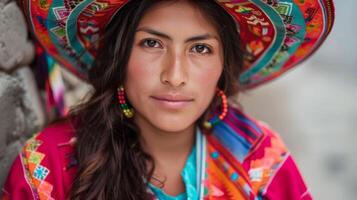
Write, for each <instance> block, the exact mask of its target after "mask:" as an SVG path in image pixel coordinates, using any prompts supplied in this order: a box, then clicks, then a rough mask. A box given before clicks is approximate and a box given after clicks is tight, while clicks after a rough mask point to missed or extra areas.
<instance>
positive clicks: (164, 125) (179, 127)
mask: <svg viewBox="0 0 357 200" xmlns="http://www.w3.org/2000/svg"><path fill="white" fill-rule="evenodd" d="M195 123H196V120H195V119H193V118H192V119H191V120H190V119H188V118H187V117H186V118H184V117H160V118H159V119H157V120H153V121H151V124H152V125H153V126H155V127H156V128H157V129H160V130H162V131H164V132H171V133H176V132H182V131H185V130H186V129H188V128H189V127H191V126H192V125H194V124H195Z"/></svg>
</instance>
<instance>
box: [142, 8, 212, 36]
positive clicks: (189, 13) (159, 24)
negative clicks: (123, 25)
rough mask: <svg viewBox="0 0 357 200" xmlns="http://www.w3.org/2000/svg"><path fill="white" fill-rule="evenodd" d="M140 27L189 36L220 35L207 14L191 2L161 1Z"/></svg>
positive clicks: (147, 13) (144, 18)
mask: <svg viewBox="0 0 357 200" xmlns="http://www.w3.org/2000/svg"><path fill="white" fill-rule="evenodd" d="M140 27H150V28H153V29H156V30H161V31H165V32H167V33H169V32H173V33H175V32H176V33H177V31H179V32H182V33H186V34H187V35H192V34H202V33H210V34H212V35H218V33H217V30H216V28H215V26H214V25H213V23H212V22H211V21H210V20H209V19H208V18H207V17H206V14H205V13H202V11H201V10H200V9H199V8H198V7H197V6H196V5H194V3H192V2H189V1H160V2H158V3H156V4H154V5H153V6H152V7H151V8H149V9H148V10H147V11H146V13H145V14H144V16H143V17H142V19H141V20H140V22H139V28H140Z"/></svg>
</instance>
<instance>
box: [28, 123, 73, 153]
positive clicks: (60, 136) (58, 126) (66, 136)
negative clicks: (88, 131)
mask: <svg viewBox="0 0 357 200" xmlns="http://www.w3.org/2000/svg"><path fill="white" fill-rule="evenodd" d="M73 137H75V129H74V127H73V124H72V123H71V122H70V121H61V122H57V123H54V124H51V125H49V126H47V127H46V128H44V129H43V130H42V131H41V132H39V133H37V134H35V135H34V136H33V137H32V138H31V139H29V140H28V141H27V143H32V142H34V141H41V144H43V145H42V146H49V147H51V146H53V147H55V146H58V145H60V144H63V143H67V142H69V141H70V140H71V139H72V138H73Z"/></svg>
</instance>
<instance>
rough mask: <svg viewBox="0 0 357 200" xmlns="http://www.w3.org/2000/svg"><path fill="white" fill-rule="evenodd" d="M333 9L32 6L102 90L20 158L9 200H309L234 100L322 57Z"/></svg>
mask: <svg viewBox="0 0 357 200" xmlns="http://www.w3.org/2000/svg"><path fill="white" fill-rule="evenodd" d="M331 3H332V2H331V1H321V2H319V1H312V0H311V1H306V2H305V3H294V2H292V1H288V0H287V1H284V2H283V1H279V3H278V2H275V1H268V2H263V1H258V0H256V1H211V0H207V1H153V0H143V1H139V0H132V1H114V2H111V1H82V2H80V1H57V2H52V3H46V2H43V1H38V2H37V1H35V2H28V1H23V2H22V6H23V7H24V8H25V11H26V15H27V16H28V17H29V18H30V19H31V21H30V22H31V23H32V26H33V31H34V34H35V36H36V37H37V39H38V40H39V42H40V43H41V44H42V46H43V47H44V49H46V51H47V52H48V53H49V55H51V56H52V57H54V58H55V59H56V60H57V61H58V62H60V63H61V64H62V65H63V66H65V67H67V68H68V69H70V70H71V71H72V72H74V73H76V74H77V75H79V76H80V77H82V78H84V79H86V80H88V82H89V83H90V84H91V85H92V86H93V88H94V90H93V93H92V94H91V97H90V98H89V100H88V101H86V102H85V103H83V104H81V105H80V106H78V107H77V108H75V109H73V110H72V111H71V113H70V115H69V116H68V117H67V118H66V119H64V120H61V121H60V122H57V123H54V124H52V125H51V126H49V127H47V128H46V129H44V130H43V131H41V132H40V133H38V134H36V135H34V136H33V137H32V138H31V139H30V140H29V141H28V142H27V143H26V144H25V146H24V148H23V150H22V152H21V154H20V155H19V156H18V158H17V159H16V160H15V162H14V164H13V166H12V169H11V172H10V174H9V177H8V179H7V182H6V184H5V186H4V189H3V195H4V196H3V198H4V199H165V200H166V199H289V200H290V199H291V200H293V199H312V197H311V194H310V193H309V191H308V189H307V187H306V185H305V183H304V181H303V179H302V177H301V175H300V173H299V171H298V169H297V167H296V164H295V162H294V161H293V159H292V156H291V155H290V154H289V152H288V150H287V149H286V147H285V146H284V144H283V142H282V141H281V139H280V138H279V136H278V135H277V134H276V133H274V131H272V130H271V129H270V128H269V127H268V126H267V125H266V124H264V123H263V122H260V121H258V120H255V119H253V118H250V117H248V116H247V115H245V114H244V113H243V112H242V111H241V110H240V109H239V108H238V107H237V106H235V105H234V103H233V102H231V101H230V100H229V97H233V96H234V95H236V94H237V93H238V92H239V91H242V90H244V89H247V88H251V87H254V86H256V85H258V84H261V83H263V82H266V81H268V80H271V79H273V78H275V77H277V76H278V75H279V74H281V73H282V72H283V71H285V70H287V69H289V68H291V67H292V66H295V64H296V63H298V62H300V61H301V60H302V59H304V58H306V57H307V56H309V55H310V54H311V53H312V52H313V51H314V50H316V48H317V47H318V46H319V45H320V44H321V42H322V41H323V40H324V39H325V38H326V36H327V34H328V32H329V30H330V29H331V25H332V22H333V15H332V14H333V7H332V4H331ZM27 8H28V9H29V10H30V11H31V12H27ZM302 11H303V12H302ZM327 13H328V14H330V15H328V14H327ZM304 17H305V19H304ZM305 23H307V24H305ZM313 25H316V26H315V27H313ZM318 25H319V26H318ZM237 30H239V33H238V31H237ZM240 38H241V39H240ZM241 47H244V50H243V48H241ZM86 69H89V70H88V71H87V70H86ZM238 78H239V79H238ZM228 101H229V103H228Z"/></svg>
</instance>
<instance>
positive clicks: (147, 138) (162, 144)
mask: <svg viewBox="0 0 357 200" xmlns="http://www.w3.org/2000/svg"><path fill="white" fill-rule="evenodd" d="M136 123H137V124H138V126H139V128H140V143H141V145H142V147H143V149H144V151H145V152H147V153H149V154H150V155H151V156H152V157H153V158H154V160H155V162H158V164H159V163H161V161H164V162H169V161H170V160H173V161H174V160H176V161H177V159H180V158H183V159H185V158H186V157H187V156H188V154H189V153H190V152H191V150H192V147H193V146H194V143H195V124H192V125H191V126H189V127H187V128H185V129H184V130H180V131H177V132H168V131H165V130H161V129H158V128H156V127H154V126H153V125H151V124H150V123H148V122H146V121H144V120H141V119H140V118H139V119H136Z"/></svg>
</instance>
